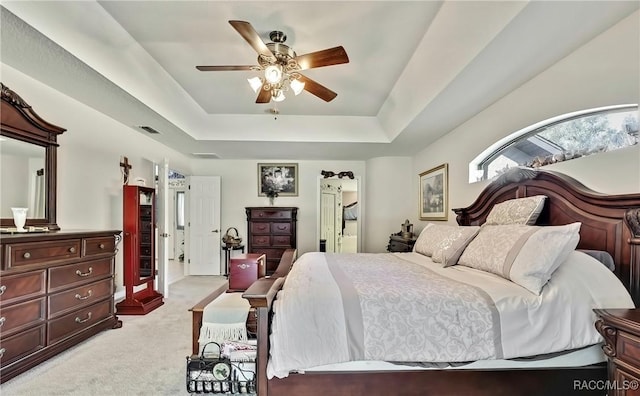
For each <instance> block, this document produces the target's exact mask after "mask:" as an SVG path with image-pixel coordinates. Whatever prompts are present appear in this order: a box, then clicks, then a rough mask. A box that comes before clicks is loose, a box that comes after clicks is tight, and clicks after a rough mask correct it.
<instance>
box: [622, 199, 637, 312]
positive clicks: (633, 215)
mask: <svg viewBox="0 0 640 396" xmlns="http://www.w3.org/2000/svg"><path fill="white" fill-rule="evenodd" d="M624 220H625V223H626V224H627V226H628V227H629V231H630V232H631V237H630V238H629V240H628V243H629V245H631V246H630V248H631V249H630V250H631V251H630V256H631V257H630V259H629V292H630V293H631V297H633V302H634V303H635V304H636V307H637V306H638V305H640V208H633V209H629V210H627V211H626V212H625V216H624Z"/></svg>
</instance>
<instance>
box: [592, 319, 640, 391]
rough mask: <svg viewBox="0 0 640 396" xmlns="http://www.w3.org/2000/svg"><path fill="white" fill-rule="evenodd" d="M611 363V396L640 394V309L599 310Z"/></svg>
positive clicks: (599, 324) (601, 328) (602, 332)
mask: <svg viewBox="0 0 640 396" xmlns="http://www.w3.org/2000/svg"><path fill="white" fill-rule="evenodd" d="M594 311H595V313H596V315H598V320H597V321H596V328H597V329H598V331H599V332H600V334H602V337H604V341H605V346H604V347H603V348H602V349H603V350H604V353H605V354H606V355H607V357H608V360H609V370H608V371H609V384H608V385H609V386H610V387H609V388H608V390H609V395H611V396H624V395H640V389H639V388H638V387H639V386H640V310H639V309H596V310H594Z"/></svg>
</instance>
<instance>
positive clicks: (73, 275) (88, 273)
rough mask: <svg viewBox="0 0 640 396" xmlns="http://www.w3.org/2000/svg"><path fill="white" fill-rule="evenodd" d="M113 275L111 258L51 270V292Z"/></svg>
mask: <svg viewBox="0 0 640 396" xmlns="http://www.w3.org/2000/svg"><path fill="white" fill-rule="evenodd" d="M112 274H113V270H112V259H111V258H105V259H101V260H93V261H87V262H84V263H76V264H69V265H62V266H59V267H53V268H49V292H54V291H58V290H61V289H66V288H68V287H73V286H79V285H83V284H86V283H89V282H94V281H96V280H98V279H103V278H106V277H111V276H112Z"/></svg>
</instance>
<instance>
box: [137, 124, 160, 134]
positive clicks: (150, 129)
mask: <svg viewBox="0 0 640 396" xmlns="http://www.w3.org/2000/svg"><path fill="white" fill-rule="evenodd" d="M138 128H140V129H144V130H145V131H147V132H149V133H153V134H159V133H160V132H158V131H156V130H155V129H153V128H151V127H150V126H146V125H140V126H139V127H138Z"/></svg>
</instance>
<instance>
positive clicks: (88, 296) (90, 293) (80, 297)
mask: <svg viewBox="0 0 640 396" xmlns="http://www.w3.org/2000/svg"><path fill="white" fill-rule="evenodd" d="M92 294H93V292H92V291H91V290H89V291H88V292H87V295H86V296H81V295H80V294H77V293H76V299H78V300H86V299H87V298H90V297H91V295H92Z"/></svg>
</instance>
